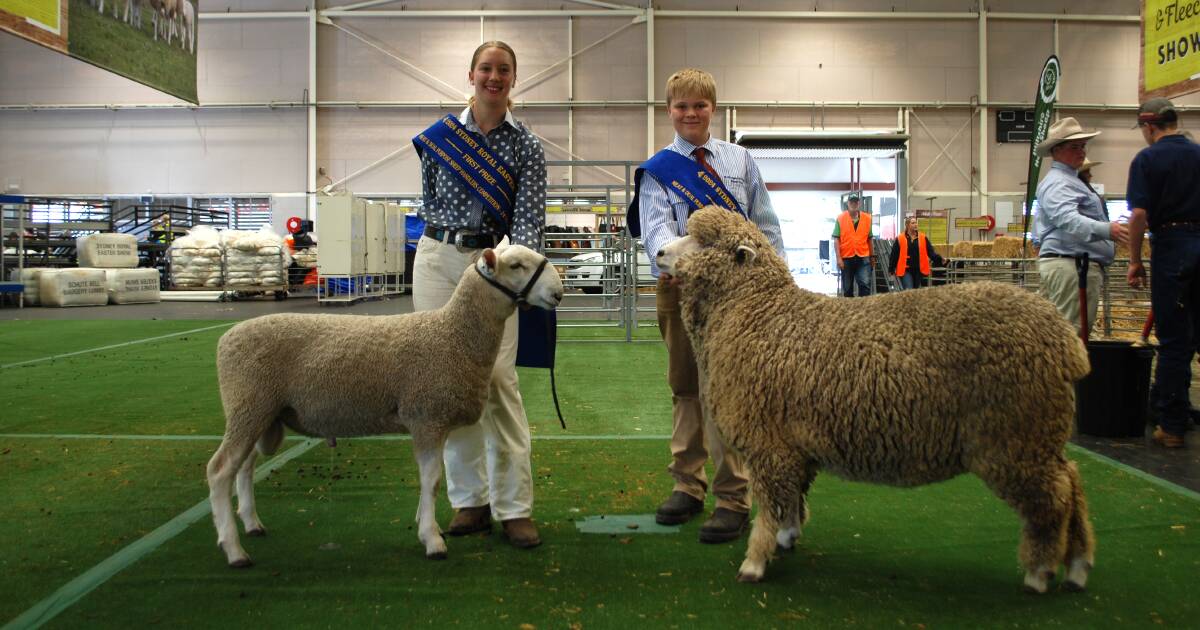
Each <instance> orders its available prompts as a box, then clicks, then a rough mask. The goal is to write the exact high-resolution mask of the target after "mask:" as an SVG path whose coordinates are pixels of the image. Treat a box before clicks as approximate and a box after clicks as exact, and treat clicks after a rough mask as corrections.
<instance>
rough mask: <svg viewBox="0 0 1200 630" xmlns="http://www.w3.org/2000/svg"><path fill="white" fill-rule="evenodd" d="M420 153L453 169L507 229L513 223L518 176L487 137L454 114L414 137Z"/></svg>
mask: <svg viewBox="0 0 1200 630" xmlns="http://www.w3.org/2000/svg"><path fill="white" fill-rule="evenodd" d="M413 146H415V147H416V148H417V153H422V152H425V151H428V152H429V155H430V156H432V157H433V159H435V160H437V162H438V163H439V164H441V165H442V166H443V167H445V168H446V169H447V170H449V171H450V172H451V173H454V175H456V176H457V177H458V179H459V180H460V181H462V183H463V184H464V185H466V187H467V190H470V191H471V192H472V193H474V195H475V196H476V197H478V198H479V200H480V201H482V202H483V208H484V210H487V212H488V214H489V215H491V217H492V218H493V219H495V221H496V223H498V224H500V227H501V228H503V230H504V233H508V230H509V228H510V227H511V226H512V207H513V200H514V199H515V198H516V190H517V185H516V180H514V179H513V175H512V172H513V171H512V169H511V168H509V166H508V164H505V163H504V160H501V159H500V157H499V156H497V155H496V154H495V153H492V150H491V148H489V147H488V144H487V142H486V141H485V140H484V138H483V137H482V136H481V135H480V134H478V133H475V132H472V131H468V130H467V128H466V126H465V125H463V124H462V123H461V122H459V121H458V119H457V118H455V117H454V116H451V115H446V117H444V118H442V119H441V120H439V121H437V122H435V123H433V125H432V126H431V127H429V128H428V129H426V130H425V131H423V132H421V133H420V134H419V135H417V137H415V138H413Z"/></svg>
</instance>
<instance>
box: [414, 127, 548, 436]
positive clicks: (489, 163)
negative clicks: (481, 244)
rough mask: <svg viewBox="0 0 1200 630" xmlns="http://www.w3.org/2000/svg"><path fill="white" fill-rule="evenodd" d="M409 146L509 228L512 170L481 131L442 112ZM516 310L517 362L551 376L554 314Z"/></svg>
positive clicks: (513, 191)
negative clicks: (451, 176)
mask: <svg viewBox="0 0 1200 630" xmlns="http://www.w3.org/2000/svg"><path fill="white" fill-rule="evenodd" d="M413 145H414V146H416V147H417V153H423V152H426V151H428V152H429V155H430V156H431V157H433V159H435V160H437V162H438V163H439V164H441V165H442V166H443V167H444V168H446V169H447V170H449V171H450V172H451V173H454V175H455V176H456V177H458V179H459V181H461V182H462V183H463V184H464V185H465V186H466V187H467V189H468V190H470V191H471V192H472V193H474V194H475V196H476V197H478V198H479V200H480V201H482V202H483V208H484V210H487V212H488V214H490V215H491V217H492V218H493V219H495V221H496V223H498V224H499V225H500V227H501V228H502V229H503V230H504V233H506V234H507V233H508V231H509V230H510V229H512V207H513V200H515V199H516V197H517V195H516V190H517V185H516V180H515V179H514V175H513V170H512V168H510V167H509V166H508V164H505V163H504V160H502V159H500V156H498V155H496V154H494V153H492V150H491V149H490V148H488V144H487V142H486V141H485V140H484V138H483V136H482V135H481V134H478V133H474V132H471V131H468V130H467V128H466V126H465V125H463V124H462V123H461V122H459V120H458V119H457V118H455V117H454V116H450V115H447V116H446V117H445V118H442V119H441V120H439V121H437V122H436V123H433V126H431V127H430V128H428V129H426V130H425V131H423V132H421V133H420V134H419V135H418V136H417V137H415V138H413ZM517 313H518V315H517V319H518V320H519V321H518V325H519V327H518V333H517V365H519V366H521V367H541V368H550V370H551V372H550V374H551V380H552V381H553V378H554V376H553V375H554V346H555V343H556V342H557V340H558V335H557V327H558V314H557V313H556V312H555V311H547V310H544V309H541V308H537V307H533V308H529V309H519V310H518V311H517ZM557 408H558V398H557V396H556V397H555V409H557ZM559 420H560V421H561V420H562V414H561V413H560V414H559Z"/></svg>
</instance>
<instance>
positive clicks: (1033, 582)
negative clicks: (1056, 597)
mask: <svg viewBox="0 0 1200 630" xmlns="http://www.w3.org/2000/svg"><path fill="white" fill-rule="evenodd" d="M1052 579H1054V572H1053V571H1040V572H1036V573H1026V574H1025V592H1026V593H1029V594H1031V595H1041V594H1043V593H1045V592H1046V590H1047V589H1048V588H1049V583H1050V580H1052Z"/></svg>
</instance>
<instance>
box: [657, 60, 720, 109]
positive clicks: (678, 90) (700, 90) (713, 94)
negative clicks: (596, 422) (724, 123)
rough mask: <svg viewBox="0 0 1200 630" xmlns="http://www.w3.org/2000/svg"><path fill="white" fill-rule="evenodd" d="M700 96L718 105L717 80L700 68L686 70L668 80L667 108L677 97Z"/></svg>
mask: <svg viewBox="0 0 1200 630" xmlns="http://www.w3.org/2000/svg"><path fill="white" fill-rule="evenodd" d="M685 96H698V97H700V98H703V99H707V100H708V101H709V102H710V103H712V104H713V105H716V104H717V80H716V79H714V78H713V75H711V74H709V73H707V72H705V71H703V70H700V69H699V68H684V69H683V70H680V71H679V72H676V73H675V74H672V75H671V78H669V79H667V106H668V107H670V106H671V101H673V100H674V99H675V98H676V97H679V98H683V97H685Z"/></svg>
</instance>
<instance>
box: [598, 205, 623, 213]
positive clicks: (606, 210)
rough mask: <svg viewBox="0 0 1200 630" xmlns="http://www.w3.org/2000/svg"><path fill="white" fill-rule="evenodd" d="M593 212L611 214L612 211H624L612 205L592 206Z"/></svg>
mask: <svg viewBox="0 0 1200 630" xmlns="http://www.w3.org/2000/svg"><path fill="white" fill-rule="evenodd" d="M592 212H595V213H598V214H609V213H610V212H611V213H614V214H615V213H618V212H623V210H621V209H620V208H615V207H611V206H592Z"/></svg>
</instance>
